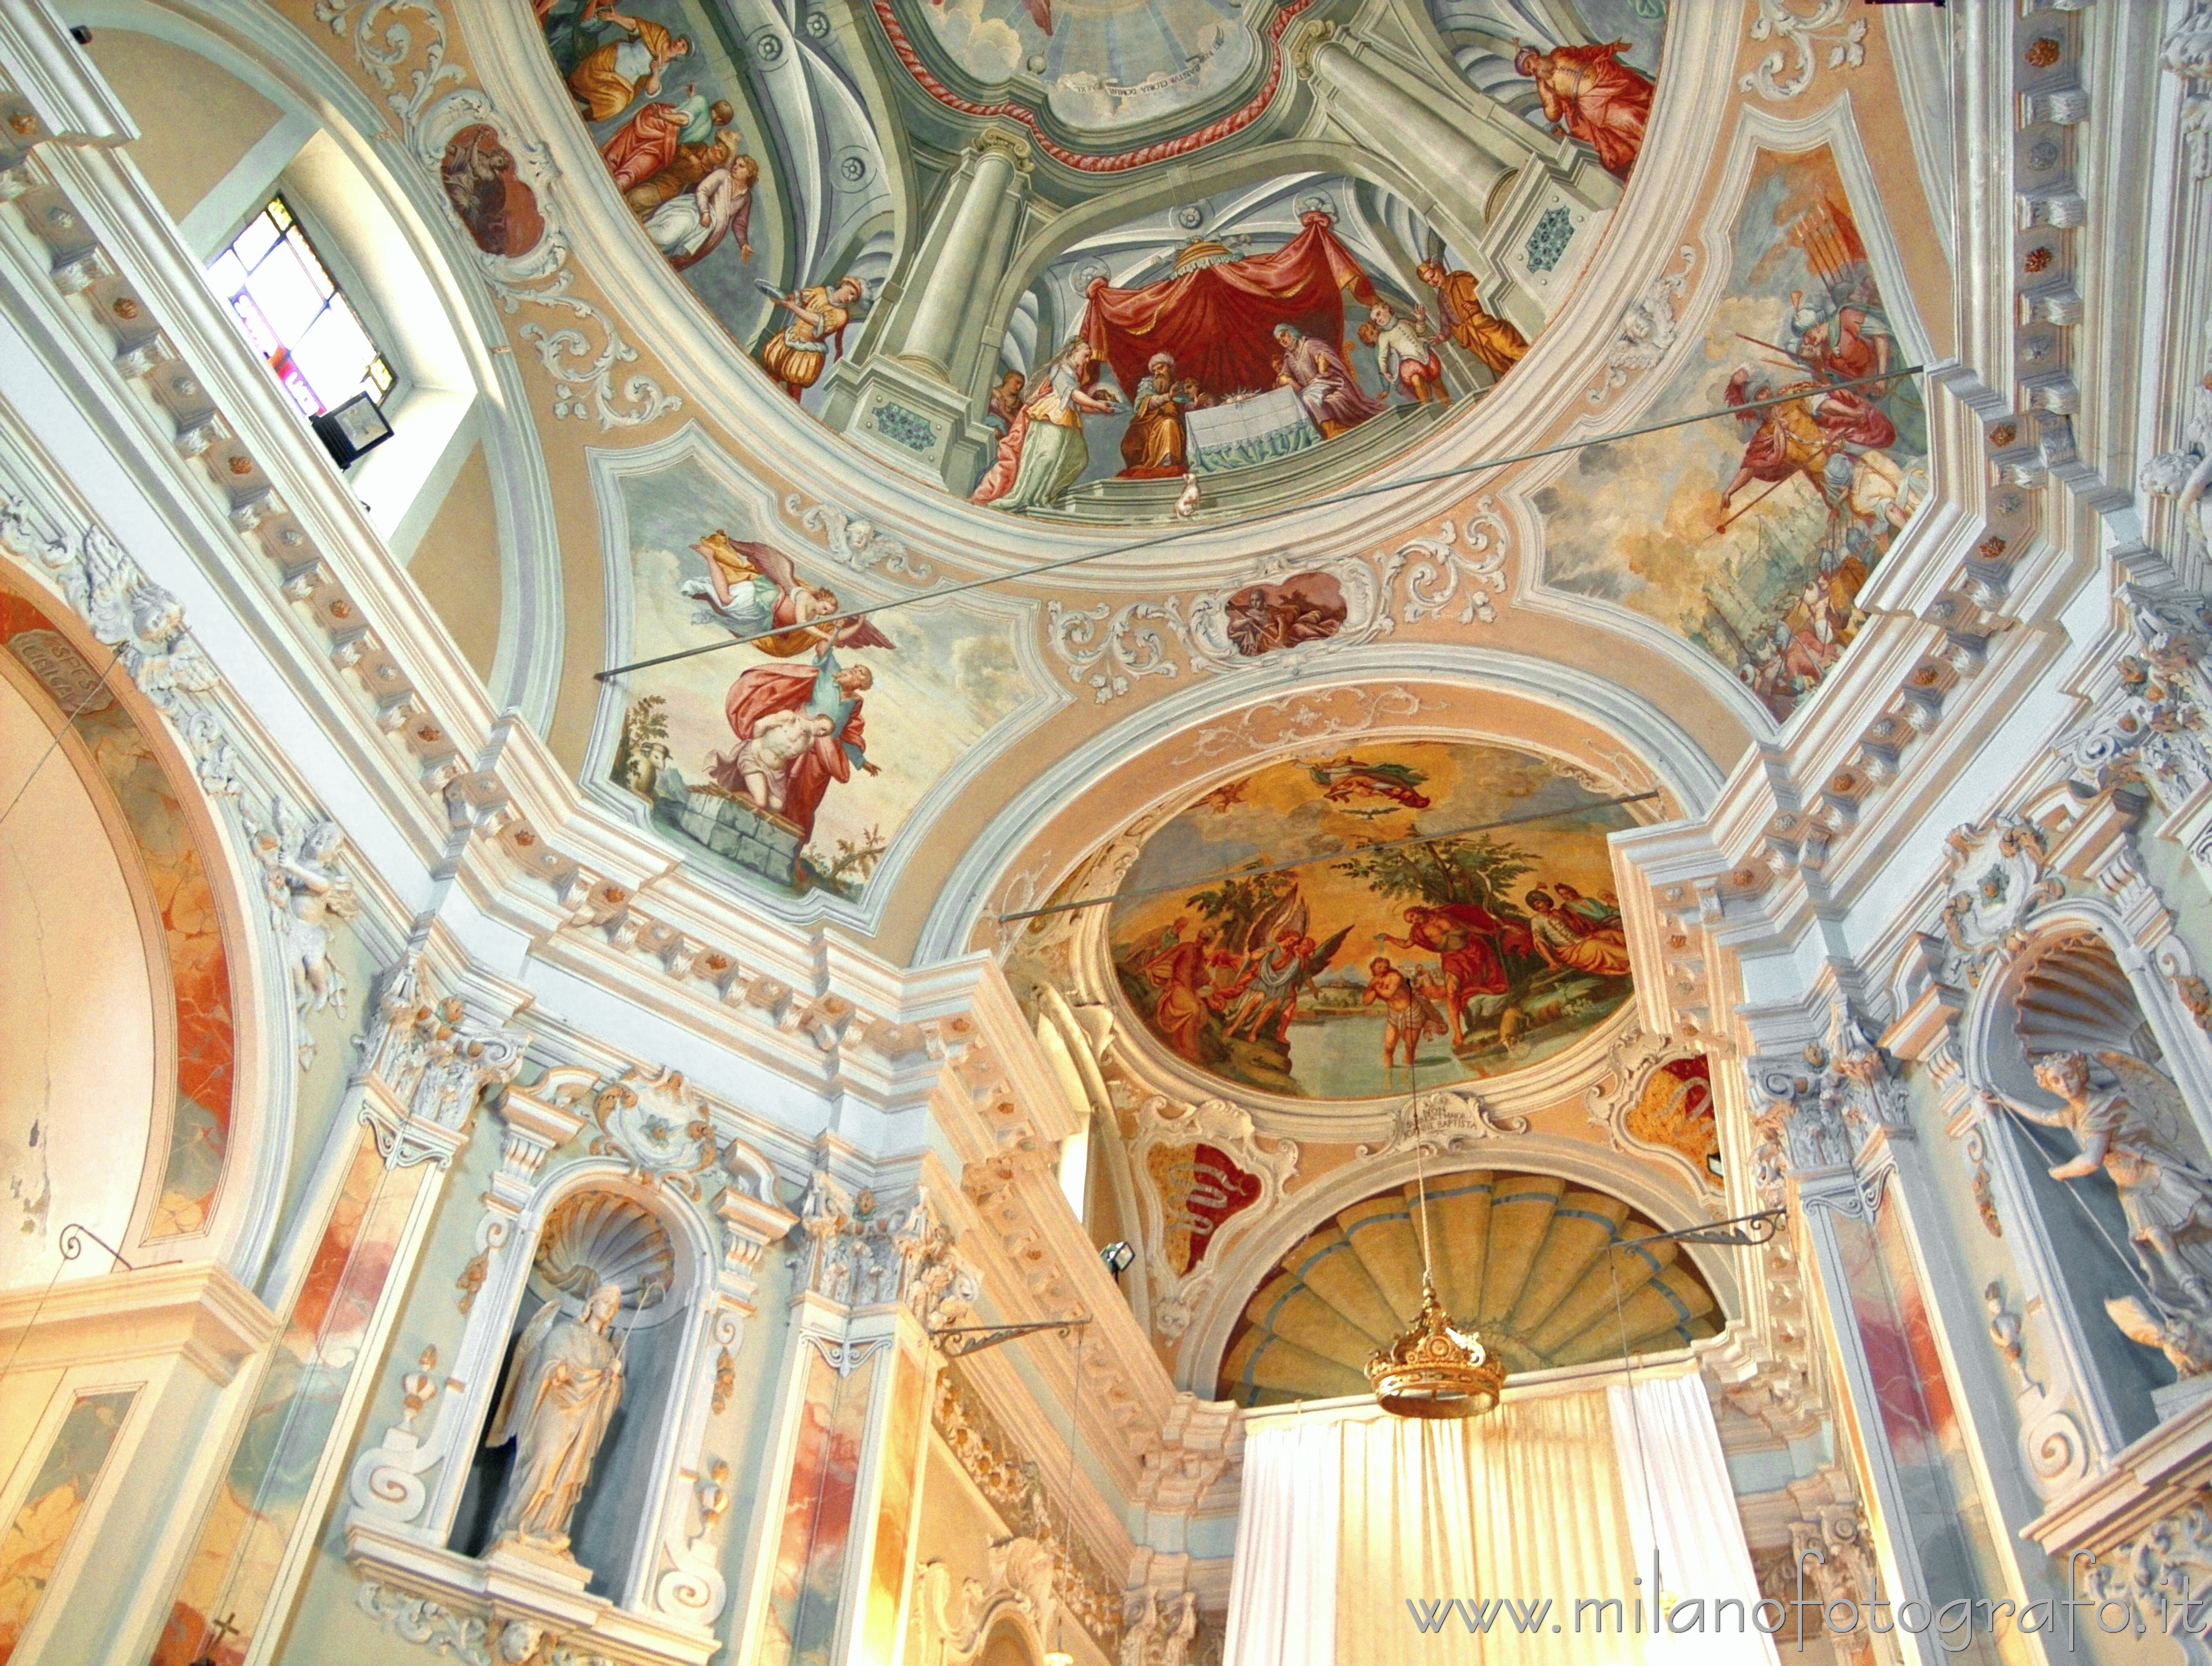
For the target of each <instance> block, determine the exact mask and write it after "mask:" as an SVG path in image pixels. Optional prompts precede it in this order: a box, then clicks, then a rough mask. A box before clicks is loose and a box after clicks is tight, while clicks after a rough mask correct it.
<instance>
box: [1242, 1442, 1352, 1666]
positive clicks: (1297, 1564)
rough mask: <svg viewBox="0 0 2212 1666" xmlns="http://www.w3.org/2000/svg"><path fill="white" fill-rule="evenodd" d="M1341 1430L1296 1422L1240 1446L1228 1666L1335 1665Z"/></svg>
mask: <svg viewBox="0 0 2212 1666" xmlns="http://www.w3.org/2000/svg"><path fill="white" fill-rule="evenodd" d="M1338 1428H1339V1425H1337V1424H1334V1423H1329V1422H1324V1421H1323V1420H1321V1419H1319V1418H1315V1419H1313V1420H1304V1419H1298V1420H1291V1421H1287V1422H1282V1423H1278V1424H1275V1425H1273V1426H1270V1427H1267V1428H1262V1429H1258V1430H1255V1431H1254V1432H1252V1433H1251V1434H1250V1435H1249V1437H1248V1438H1246V1440H1245V1442H1244V1501H1243V1509H1242V1511H1240V1513H1239V1514H1238V1516H1237V1560H1236V1563H1235V1565H1234V1566H1235V1572H1234V1574H1233V1576H1232V1578H1231V1584H1230V1588H1229V1633H1228V1639H1227V1647H1226V1648H1225V1651H1224V1656H1225V1659H1226V1660H1227V1662H1228V1663H1229V1666H1334V1662H1335V1657H1336V1655H1335V1649H1336V1568H1337V1539H1338V1536H1339V1532H1340V1525H1339V1523H1340V1493H1339V1485H1340V1481H1339V1477H1340V1474H1341V1463H1340V1456H1339V1454H1340V1439H1339V1437H1338V1433H1337V1431H1338Z"/></svg>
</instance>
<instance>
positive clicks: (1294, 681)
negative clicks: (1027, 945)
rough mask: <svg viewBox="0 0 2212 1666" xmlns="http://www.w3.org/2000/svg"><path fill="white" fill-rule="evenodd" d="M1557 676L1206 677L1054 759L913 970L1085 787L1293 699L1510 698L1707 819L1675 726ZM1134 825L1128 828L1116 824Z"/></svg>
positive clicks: (982, 904)
mask: <svg viewBox="0 0 2212 1666" xmlns="http://www.w3.org/2000/svg"><path fill="white" fill-rule="evenodd" d="M1279 657H1284V658H1287V657H1288V656H1279ZM1563 670H1564V668H1563V667H1559V666H1555V665H1554V664H1553V662H1551V661H1549V660H1539V659H1537V658H1535V657H1534V656H1533V655H1528V654H1516V653H1513V652H1510V651H1508V650H1504V649H1498V648H1477V647H1471V646H1465V645H1461V644H1456V643H1448V642H1413V643H1402V644H1400V643H1391V642H1379V643H1370V644H1364V645H1363V646H1361V647H1358V648H1352V649H1348V650H1346V652H1344V653H1343V654H1340V655H1338V656H1334V657H1333V658H1332V660H1331V661H1330V670H1329V673H1328V675H1327V676H1325V677H1315V676H1312V675H1311V674H1310V668H1309V667H1308V666H1306V665H1304V664H1303V663H1297V664H1286V665H1284V666H1279V667H1272V668H1271V667H1268V666H1266V664H1265V662H1264V661H1263V662H1262V663H1261V665H1260V666H1255V668H1254V669H1253V670H1252V671H1251V672H1244V673H1241V674H1237V675H1231V676H1224V677H1218V678H1210V679H1208V680H1206V681H1204V682H1200V683H1196V684H1192V685H1190V686H1189V687H1188V688H1187V689H1185V690H1181V691H1179V692H1177V693H1175V694H1171V695H1169V696H1167V697H1165V698H1164V699H1161V700H1158V701H1155V702H1153V703H1152V704H1151V705H1149V706H1146V707H1143V708H1139V710H1138V711H1136V712H1134V713H1133V714H1130V716H1129V717H1127V719H1125V720H1124V721H1122V722H1121V723H1119V724H1117V725H1115V727H1112V728H1109V729H1107V730H1105V731H1103V732H1102V733H1098V734H1095V735H1093V736H1091V738H1090V739H1088V740H1086V741H1085V742H1084V743H1083V744H1082V745H1079V746H1077V747H1075V748H1074V749H1073V751H1069V752H1067V753H1066V754H1064V755H1062V756H1061V757H1060V758H1059V759H1057V760H1056V761H1055V762H1054V763H1053V764H1052V765H1051V766H1050V767H1049V768H1048V769H1043V770H1042V771H1040V772H1039V773H1038V774H1037V775H1036V776H1035V777H1033V778H1032V779H1031V780H1030V782H1029V784H1028V785H1027V786H1026V787H1024V788H1023V789H1022V791H1021V792H1020V793H1017V794H1016V795H1015V796H1014V798H1013V799H1012V800H1011V801H1009V802H1008V803H1007V804H1006V806H1004V807H1002V808H1001V809H1000V812H999V813H998V814H997V815H996V816H995V817H994V818H992V820H991V822H990V823H989V824H987V826H986V827H985V828H984V829H983V830H982V831H981V833H980V834H979V835H978V836H976V837H975V840H974V841H972V842H970V843H969V847H968V848H967V850H966V851H965V852H964V853H963V854H962V856H961V859H960V860H959V862H958V863H957V865H956V866H954V868H953V870H952V872H951V873H950V874H948V875H947V876H946V879H945V884H944V885H943V886H942V888H941V889H940V890H939V893H938V897H937V901H936V903H934V904H933V906H932V908H931V909H930V912H929V915H928V917H927V920H926V921H924V923H923V927H922V933H921V939H920V941H919V943H918V945H917V946H916V949H915V956H914V964H916V965H933V964H938V963H939V962H941V961H947V960H953V959H957V958H961V957H962V956H963V955H965V954H967V953H969V952H970V951H969V946H968V945H969V939H971V938H972V937H973V936H974V935H975V932H976V930H977V928H978V927H980V926H981V924H982V923H983V921H984V915H985V910H986V908H987V905H988V904H989V903H990V901H991V899H992V897H994V896H995V895H999V894H1000V892H1001V891H1003V889H1004V887H1005V886H1006V885H1008V884H1009V883H1010V882H1011V881H1012V878H1013V877H1014V871H1015V865H1016V864H1017V863H1018V861H1019V860H1020V859H1021V857H1022V855H1023V854H1024V852H1025V851H1026V850H1027V849H1028V848H1030V845H1031V844H1032V843H1033V842H1035V841H1036V838H1037V837H1038V836H1040V835H1041V834H1042V832H1043V831H1044V830H1045V828H1046V826H1047V825H1048V823H1049V821H1050V820H1051V818H1052V817H1053V816H1054V814H1055V813H1057V812H1058V811H1059V810H1060V808H1061V807H1062V806H1064V805H1065V804H1066V802H1068V801H1069V800H1072V799H1073V797H1074V796H1075V795H1077V794H1079V793H1081V792H1083V791H1084V790H1085V788H1086V787H1087V786H1088V784H1089V783H1090V782H1091V781H1096V780H1097V778H1099V777H1100V776H1102V775H1105V774H1107V773H1108V772H1109V771H1112V770H1115V769H1121V768H1122V767H1123V766H1124V765H1127V764H1131V763H1136V762H1138V761H1139V759H1140V758H1141V757H1143V755H1144V754H1145V753H1146V752H1148V751H1152V750H1153V749H1154V748H1156V747H1158V746H1161V745H1164V744H1165V743H1167V742H1168V741H1170V740H1171V739H1176V737H1178V736H1180V735H1182V734H1183V733H1185V732H1187V731H1189V730H1193V729H1195V728H1196V727H1198V726H1199V725H1200V724H1202V723H1205V722H1207V721H1212V720H1218V719H1219V718H1223V717H1226V716H1230V715H1231V714H1235V713H1237V712H1238V711H1240V710H1243V709H1246V708H1256V707H1258V706H1261V705H1263V704H1266V703H1267V702H1270V701H1280V700H1288V699H1291V698H1293V697H1296V696H1301V695H1307V696H1327V695H1328V694H1331V693H1333V692H1334V691H1337V690H1346V689H1351V688H1355V687H1363V686H1368V685H1373V684H1402V683H1406V682H1409V681H1414V682H1418V681H1433V682H1438V683H1443V684H1456V685H1458V686H1461V687H1463V688H1465V689H1466V690H1468V692H1470V693H1473V694H1481V693H1485V692H1502V693H1507V694H1511V695H1514V696H1518V697H1520V698H1522V699H1526V700H1530V701H1533V702H1535V703H1537V704H1540V705H1547V706H1550V707H1552V708H1554V709H1556V710H1558V711H1559V712H1561V713H1562V714H1564V715H1565V716H1566V717H1567V718H1569V719H1570V720H1571V721H1575V722H1579V723H1587V724H1590V725H1592V726H1594V727H1596V728H1597V729H1599V730H1600V731H1601V732H1602V733H1606V734H1607V735H1609V736H1610V737H1611V738H1612V739H1614V740H1615V741H1617V742H1619V743H1620V745H1622V747H1623V748H1624V750H1626V751H1627V752H1628V754H1629V755H1630V756H1631V757H1633V758H1635V759H1636V760H1637V761H1638V762H1639V763H1642V764H1643V765H1644V768H1646V769H1649V770H1650V772H1651V774H1652V775H1653V776H1654V777H1655V778H1656V781H1658V783H1659V784H1660V785H1661V786H1662V787H1664V788H1665V789H1666V790H1667V791H1668V792H1669V793H1672V794H1673V795H1674V800H1675V802H1676V804H1677V805H1678V806H1680V810H1681V813H1682V814H1683V815H1684V816H1686V817H1688V818H1692V819H1695V818H1702V817H1704V816H1705V815H1706V814H1708V813H1709V812H1711V808H1712V806H1713V804H1714V802H1715V801H1716V800H1717V798H1718V796H1719V793H1720V790H1721V787H1722V784H1723V781H1724V780H1725V778H1726V771H1725V770H1724V769H1723V768H1722V767H1721V766H1720V765H1719V764H1717V763H1715V762H1714V760H1713V759H1711V757H1708V756H1707V755H1706V754H1705V751H1704V750H1703V749H1702V748H1701V747H1700V746H1699V745H1698V744H1697V743H1696V742H1695V741H1694V740H1692V739H1691V738H1690V736H1689V734H1688V733H1687V732H1686V730H1684V729H1683V728H1682V727H1680V725H1679V724H1678V723H1677V722H1676V721H1674V718H1672V717H1671V716H1669V715H1668V714H1667V713H1665V712H1664V711H1662V709H1661V708H1659V707H1658V706H1656V704H1654V703H1653V702H1650V700H1648V699H1646V698H1645V697H1644V696H1642V695H1640V694H1638V693H1637V692H1636V691H1634V690H1631V689H1627V688H1623V687H1621V686H1620V685H1619V684H1612V683H1606V682H1601V681H1597V680H1595V679H1584V678H1576V677H1574V676H1573V675H1571V673H1570V674H1568V675H1565V676H1562V675H1561V674H1560V672H1562V671H1563ZM1507 744H1513V743H1510V742H1508V743H1507ZM1151 807H1152V806H1147V808H1148V809H1149V808H1151ZM1139 813H1143V812H1139ZM1136 818H1137V817H1136V815H1131V816H1129V817H1127V818H1123V819H1122V825H1124V826H1126V825H1127V824H1129V823H1130V822H1132V821H1134V820H1135V819H1136ZM1111 836H1112V835H1103V836H1098V837H1096V838H1094V839H1093V840H1092V841H1091V842H1090V844H1088V845H1087V846H1086V847H1085V849H1084V850H1083V852H1082V853H1081V854H1079V855H1077V856H1075V857H1073V858H1071V859H1070V860H1067V861H1066V862H1063V863H1060V864H1057V865H1056V866H1055V878H1054V881H1053V883H1054V884H1057V883H1059V881H1060V880H1061V879H1065V878H1066V877H1067V876H1068V875H1070V874H1072V873H1074V872H1075V871H1076V870H1077V869H1078V868H1079V866H1081V865H1082V864H1083V863H1084V862H1085V861H1087V860H1090V859H1091V857H1092V856H1093V855H1094V854H1096V853H1097V850H1098V849H1099V848H1101V847H1102V846H1103V844H1104V843H1105V842H1106V841H1107V839H1108V838H1109V837H1111Z"/></svg>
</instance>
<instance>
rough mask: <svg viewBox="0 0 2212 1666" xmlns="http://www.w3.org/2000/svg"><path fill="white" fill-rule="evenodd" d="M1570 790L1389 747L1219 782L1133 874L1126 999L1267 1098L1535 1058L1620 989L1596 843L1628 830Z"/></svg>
mask: <svg viewBox="0 0 2212 1666" xmlns="http://www.w3.org/2000/svg"><path fill="white" fill-rule="evenodd" d="M1580 773H1581V772H1578V771H1571V770H1569V769H1566V768H1565V767H1564V766H1561V765H1559V764H1557V763H1553V762H1551V761H1549V760H1547V759H1544V758H1541V757H1535V756H1534V755H1532V754H1529V753H1527V752H1523V751H1518V750H1516V749H1513V748H1509V747H1504V746H1495V745H1476V744H1469V743H1465V742H1444V741H1431V740H1407V741H1389V742H1372V743H1368V744H1365V745H1358V746H1354V747H1351V748H1348V749H1317V750H1315V751H1310V752H1307V753H1304V754H1301V755H1300V756H1297V757H1291V758H1286V759H1284V760H1283V761H1281V762H1279V763H1270V764H1267V765H1266V766H1265V767H1263V768H1261V769H1256V770H1255V771H1253V772H1252V773H1250V774H1249V775H1243V776H1240V777H1238V778H1237V779H1234V780H1231V781H1227V782H1225V783H1224V784H1223V785H1221V786H1219V787H1216V788H1214V789H1213V790H1212V792H1210V793H1207V794H1206V796H1205V797H1204V798H1202V799H1200V800H1199V801H1198V802H1197V803H1196V804H1194V805H1193V806H1190V807H1189V808H1188V809H1186V810H1184V811H1183V812H1182V813H1181V814H1179V815H1177V816H1176V817H1175V818H1173V819H1172V820H1170V821H1169V822H1168V823H1166V824H1164V826H1162V827H1161V828H1159V829H1158V830H1157V831H1156V832H1154V833H1153V834H1152V836H1150V838H1148V839H1147V840H1146V843H1145V845H1144V848H1143V849H1142V851H1141V852H1140V854H1139V856H1138V858H1137V860H1136V862H1135V864H1134V865H1133V866H1132V867H1131V868H1130V870H1129V873H1128V876H1127V879H1126V880H1125V881H1124V884H1123V893H1122V894H1123V899H1124V900H1122V901H1121V902H1120V903H1117V904H1116V905H1115V909H1114V911H1113V916H1112V921H1111V925H1110V928H1109V929H1110V933H1111V937H1112V952H1113V958H1114V964H1115V973H1116V976H1117V981H1118V984H1119V988H1120V993H1121V998H1122V999H1123V1000H1124V1001H1125V1002H1126V1003H1127V1005H1128V1006H1130V1007H1131V1008H1133V1010H1134V1012H1135V1013H1136V1014H1137V1016H1138V1017H1139V1018H1140V1019H1141V1020H1142V1022H1143V1025H1144V1027H1145V1030H1146V1033H1147V1034H1148V1035H1149V1037H1151V1039H1152V1041H1153V1042H1154V1043H1156V1044H1158V1046H1160V1047H1161V1048H1163V1049H1165V1050H1166V1052H1167V1053H1168V1054H1169V1055H1171V1056H1172V1057H1173V1058H1174V1059H1175V1060H1176V1061H1177V1062H1178V1063H1179V1064H1181V1065H1182V1066H1184V1067H1189V1068H1194V1069H1195V1070H1196V1071H1198V1072H1200V1073H1202V1074H1203V1075H1205V1076H1207V1077H1210V1078H1212V1079H1214V1080H1215V1081H1216V1082H1218V1084H1220V1085H1223V1086H1225V1087H1227V1088H1230V1089H1232V1090H1243V1091H1259V1092H1261V1093H1263V1094H1271V1095H1280V1096H1285V1097H1303V1098H1316V1099H1370V1098H1376V1097H1382V1096H1384V1095H1388V1094H1403V1093H1406V1092H1408V1091H1413V1089H1414V1088H1416V1087H1419V1086H1437V1085H1443V1084H1445V1083H1449V1082H1454V1081H1464V1080H1468V1079H1475V1078H1480V1077H1486V1076H1498V1075H1502V1074H1504V1073H1507V1072H1509V1071H1513V1070H1518V1069H1522V1068H1524V1067H1527V1066H1528V1065H1531V1064H1534V1063H1537V1062H1539V1061H1542V1060H1544V1059H1546V1058H1548V1057H1551V1056H1552V1055H1555V1054H1557V1053H1559V1052H1560V1051H1561V1050H1563V1049H1565V1048H1567V1047H1569V1046H1571V1045H1572V1044H1573V1043H1574V1042H1575V1041H1576V1040H1577V1038H1578V1037H1582V1036H1583V1035H1586V1034H1587V1033H1589V1031H1591V1030H1592V1029H1593V1028H1594V1027H1595V1025H1598V1024H1600V1023H1601V1022H1602V1021H1603V1020H1604V1019H1605V1018H1607V1017H1608V1016H1609V1015H1610V1014H1612V1013H1613V1012H1615V1011H1617V1010H1618V1009H1619V1008H1620V1006H1621V1005H1622V1003H1623V1002H1625V1001H1626V1000H1627V999H1628V996H1629V992H1630V979H1629V971H1628V950H1627V945H1626V939H1625V938H1624V935H1623V933H1622V930H1621V924H1620V910H1619V908H1618V907H1617V906H1616V904H1615V903H1614V901H1613V897H1612V895H1611V891H1612V885H1613V876H1612V867H1611V866H1610V863H1609V861H1608V860H1607V854H1606V844H1605V836H1606V834H1607V832H1608V831H1610V830H1613V829H1614V828H1620V827H1626V826H1629V825H1631V824H1632V818H1631V817H1630V814H1629V812H1628V811H1627V810H1626V808H1624V807H1622V806H1618V805H1613V804H1610V803H1608V802H1607V800H1608V799H1609V798H1610V797H1612V796H1613V795H1612V794H1610V793H1607V792H1606V791H1604V790H1603V789H1602V788H1600V787H1596V786H1595V785H1593V784H1591V782H1590V781H1589V779H1588V778H1587V777H1586V776H1582V777H1581V778H1577V777H1578V776H1580ZM1540 816H1541V817H1542V818H1543V819H1541V820H1535V819H1524V820H1522V821H1521V824H1519V825H1514V826H1505V827H1498V828H1495V829H1492V830H1490V831H1486V832H1477V833H1464V832H1457V831H1455V830H1459V829H1464V828H1470V827H1476V826H1480V825H1481V824H1487V823H1494V822H1500V821H1506V820H1509V819H1514V818H1535V817H1540ZM1409 841H1411V842H1409ZM1370 845H1372V846H1376V847H1389V848H1377V849H1376V850H1374V851H1373V852H1372V853H1371V854H1360V848H1361V847H1364V846H1370ZM1330 851H1343V852H1345V853H1346V854H1343V855H1342V856H1340V857H1336V858H1334V859H1332V860H1324V861H1316V862H1308V863H1304V864H1303V865H1301V866H1296V867H1292V868H1287V869H1281V868H1276V867H1275V865H1276V864H1279V863H1284V862H1289V861H1293V860H1297V859H1298V858H1300V857H1305V856H1310V855H1315V854H1322V853H1326V852H1330ZM1271 869H1273V871H1269V870H1271ZM1240 870H1258V871H1256V872H1251V873H1243V872H1240Z"/></svg>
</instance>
